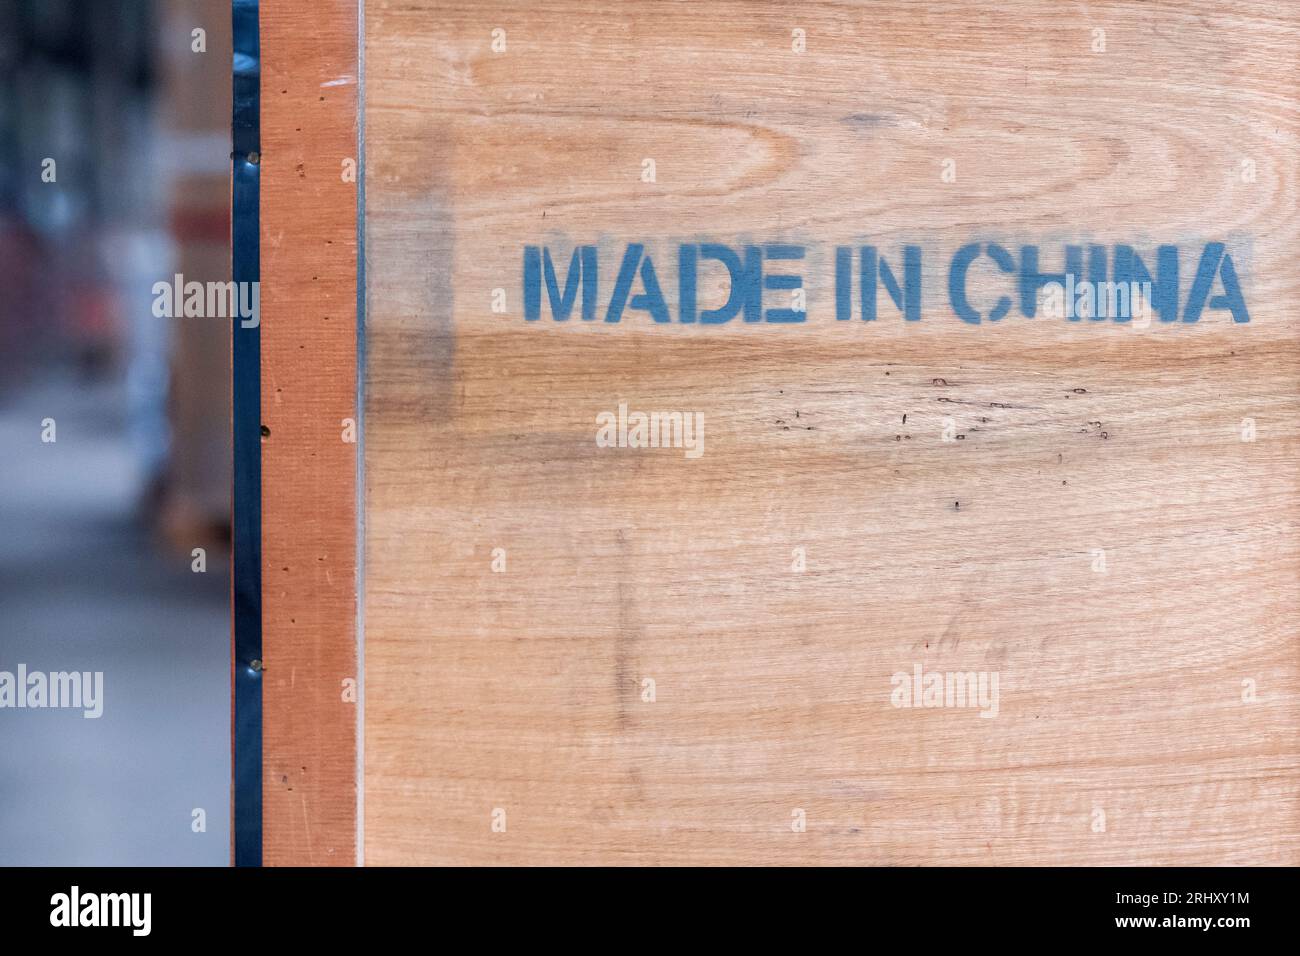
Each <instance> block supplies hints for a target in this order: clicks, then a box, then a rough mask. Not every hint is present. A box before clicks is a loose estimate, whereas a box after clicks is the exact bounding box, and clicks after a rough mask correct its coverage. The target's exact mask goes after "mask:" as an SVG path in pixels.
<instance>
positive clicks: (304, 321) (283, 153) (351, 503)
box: [260, 0, 358, 866]
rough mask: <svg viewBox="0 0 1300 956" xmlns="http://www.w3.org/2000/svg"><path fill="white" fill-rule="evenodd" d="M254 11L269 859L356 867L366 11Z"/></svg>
mask: <svg viewBox="0 0 1300 956" xmlns="http://www.w3.org/2000/svg"><path fill="white" fill-rule="evenodd" d="M260 13H261V44H262V47H261V49H262V157H261V266H262V322H261V343H262V422H263V425H264V426H265V429H266V431H265V432H264V437H263V442H262V554H263V565H262V614H263V619H262V647H263V658H264V663H265V667H266V669H265V671H264V672H263V692H262V703H263V720H262V734H263V762H262V795H263V860H264V862H265V864H266V865H268V866H270V865H297V866H325V865H352V864H353V863H355V862H356V833H357V825H356V807H357V802H356V799H357V795H356V790H357V788H356V760H357V757H356V739H357V734H356V726H357V705H356V703H355V702H350V701H348V700H346V699H345V698H344V684H343V682H344V681H345V680H356V679H357V652H356V606H357V604H356V527H357V525H356V517H357V516H356V472H357V461H356V449H357V444H356V442H355V437H356V429H355V427H354V428H352V429H351V432H350V434H349V432H348V428H347V425H346V424H345V420H353V421H354V422H355V419H356V418H357V412H356V368H357V365H356V362H357V350H356V344H357V324H356V315H357V309H356V303H357V286H356V282H357V241H356V240H357V186H356V182H355V180H352V181H349V180H346V179H344V176H343V171H344V160H345V159H351V160H353V161H354V162H355V160H356V159H357V78H358V70H357V53H358V47H357V6H356V4H355V3H351V2H348V0H328V2H324V3H321V2H316V3H312V4H303V3H300V2H296V0H262V2H261V9H260ZM347 438H351V439H352V440H351V441H349V440H346V439H347Z"/></svg>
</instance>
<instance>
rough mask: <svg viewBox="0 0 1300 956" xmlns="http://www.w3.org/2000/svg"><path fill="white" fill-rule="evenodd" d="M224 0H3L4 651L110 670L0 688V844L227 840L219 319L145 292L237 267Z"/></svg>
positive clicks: (226, 373)
mask: <svg viewBox="0 0 1300 956" xmlns="http://www.w3.org/2000/svg"><path fill="white" fill-rule="evenodd" d="M230 19H231V9H230V4H229V2H228V0H218V2H213V0H0V482H2V490H0V671H9V672H15V671H16V668H17V666H18V665H19V664H25V665H26V666H27V668H28V670H29V671H46V672H48V671H65V670H67V671H71V670H77V671H103V673H104V694H103V696H104V710H103V716H102V717H100V718H99V719H97V720H88V719H84V718H83V716H82V713H81V712H80V711H79V710H49V709H47V710H17V709H12V708H0V865H104V864H125V865H136V864H141V865H144V864H168V865H185V864H210V865H225V864H226V863H227V862H228V861H229V852H230V850H229V836H230V829H229V827H230V820H229V818H230V810H229V799H230V796H229V794H230V789H229V780H230V694H229V687H230V613H229V595H230V576H229V550H228V547H229V546H228V542H229V536H230V458H231V451H230V341H231V334H230V320H229V319H220V318H159V317H156V316H155V315H154V314H153V308H152V306H153V302H154V294H153V291H152V290H153V285H154V283H155V282H159V281H165V282H168V283H171V282H172V279H173V276H174V275H176V274H181V275H183V276H184V279H185V280H186V281H190V280H197V281H200V282H206V281H210V280H217V281H225V280H228V279H229V278H230V247H229V225H230V122H231V104H230V95H231V93H230V91H231V41H230ZM195 31H202V32H201V33H196V32H195ZM200 48H201V49H200ZM50 419H52V420H53V424H54V430H53V438H54V440H53V441H49V440H43V437H44V438H45V439H48V438H49V437H51V436H50V433H49V428H48V424H47V420H50ZM196 549H202V550H201V551H199V552H197V553H196ZM199 557H201V558H202V560H201V561H200V560H199ZM200 565H201V566H202V568H203V569H202V570H196V568H199V567H200ZM196 810H201V811H202V814H201V815H200V814H196V813H195V811H196ZM200 819H201V820H202V828H201V829H200V827H199V821H200Z"/></svg>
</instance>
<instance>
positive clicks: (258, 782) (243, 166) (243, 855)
mask: <svg viewBox="0 0 1300 956" xmlns="http://www.w3.org/2000/svg"><path fill="white" fill-rule="evenodd" d="M231 15H232V21H231V23H232V38H233V54H234V56H233V94H234V95H233V115H232V117H231V141H232V153H231V216H230V246H231V278H232V279H233V280H234V281H235V282H258V281H259V279H260V275H261V261H260V248H259V236H258V231H259V217H260V211H259V203H260V188H259V171H260V167H259V164H260V162H261V155H260V148H261V147H260V134H261V89H260V87H261V53H260V37H259V32H258V0H233V4H232V11H231ZM259 322H260V318H259ZM232 339H233V341H232V346H233V347H232V362H231V364H232V377H233V389H232V394H233V408H232V422H231V427H232V433H233V454H234V480H233V488H232V505H231V506H232V511H233V515H232V522H231V528H232V535H231V537H232V541H231V564H232V567H231V590H232V611H231V614H232V630H233V638H232V644H233V647H232V651H233V657H232V663H231V671H232V678H231V679H232V683H233V700H232V713H231V735H232V740H231V745H232V755H231V762H232V789H231V827H230V829H231V842H232V844H233V847H232V849H233V858H234V864H235V866H261V865H262V673H261V659H262V434H261V431H262V423H261V416H262V408H261V405H262V401H261V388H262V374H261V351H262V350H261V331H260V325H254V326H253V327H251V328H245V327H243V325H242V323H241V322H240V321H239V319H238V318H236V319H235V321H234V322H233V329H232Z"/></svg>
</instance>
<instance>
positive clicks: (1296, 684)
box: [364, 0, 1300, 864]
mask: <svg viewBox="0 0 1300 956" xmlns="http://www.w3.org/2000/svg"><path fill="white" fill-rule="evenodd" d="M494 28H501V29H504V30H505V31H506V36H507V48H506V50H505V51H504V52H501V53H494V52H493V51H492V49H491V42H492V30H493V29H494ZM796 28H798V29H803V30H805V31H806V33H807V51H806V52H804V53H802V54H797V53H794V52H793V51H792V47H791V36H792V32H791V31H792V30H794V29H796ZM1096 28H1101V29H1104V30H1105V38H1106V52H1105V53H1102V54H1096V53H1093V52H1092V50H1091V48H1090V45H1091V43H1092V40H1093V32H1092V31H1093V30H1094V29H1096ZM364 43H365V63H366V88H365V99H366V102H365V114H366V162H367V192H366V194H367V214H366V226H365V232H366V270H367V272H366V275H367V319H366V337H367V338H366V340H367V362H366V368H365V373H364V374H365V401H366V427H367V435H366V452H365V473H366V478H365V505H364V508H365V522H366V539H365V564H366V582H367V584H366V590H365V597H364V601H365V618H366V650H365V657H366V704H365V731H364V736H365V751H364V752H365V764H364V789H365V813H364V817H365V819H364V831H365V858H366V861H367V862H369V863H377V864H413V863H458V864H459V863H565V864H575V863H584V864H585V863H729V864H759V863H762V864H787V863H791V864H792V863H830V864H917V863H923V864H937V863H960V864H1154V863H1168V864H1173V863H1181V864H1211V863H1228V864H1244V863H1289V864H1295V863H1297V862H1300V803H1298V800H1297V788H1298V786H1300V737H1298V736H1297V731H1300V696H1298V692H1300V654H1298V652H1300V635H1298V633H1297V621H1298V620H1300V614H1298V613H1297V612H1300V588H1298V587H1297V585H1298V584H1300V576H1298V572H1300V543H1297V537H1296V527H1295V519H1296V508H1297V504H1300V470H1298V467H1297V466H1298V465H1300V462H1298V461H1297V456H1298V454H1300V430H1298V428H1297V422H1298V421H1300V419H1298V418H1297V415H1298V413H1300V401H1298V400H1297V394H1298V393H1297V386H1298V385H1300V343H1298V341H1297V331H1298V328H1297V314H1296V307H1295V302H1296V295H1297V293H1298V292H1300V274H1298V271H1297V269H1296V267H1295V254H1294V250H1295V247H1296V244H1297V241H1300V235H1298V232H1300V228H1298V227H1300V222H1298V220H1297V215H1296V203H1297V195H1298V193H1297V188H1298V182H1297V174H1298V173H1300V164H1298V163H1297V155H1300V154H1298V153H1297V137H1298V136H1300V114H1298V113H1297V94H1298V93H1300V74H1298V73H1297V57H1296V53H1297V46H1298V43H1300V10H1298V9H1297V8H1294V7H1292V6H1290V5H1284V4H1277V3H1264V2H1258V3H1255V2H1208V0H1205V2H1201V0H1187V2H1168V3H1138V2H1093V3H1087V4H1083V3H1079V4H1074V3H1070V4H1060V3H1054V2H1045V0H1044V2H1038V0H1014V2H1007V0H999V2H996V3H993V2H989V3H981V2H965V3H940V2H924V3H922V2H918V3H872V4H865V3H864V4H858V3H848V2H802V3H780V4H778V3H763V2H742V0H716V2H710V3H692V4H679V3H660V2H649V0H639V2H625V3H619V4H615V5H595V4H589V3H578V2H574V0H546V2H538V0H532V2H528V3H524V2H507V0H490V2H481V0H479V2H472V3H471V2H468V0H465V2H451V0H403V2H401V3H397V2H386V0H369V2H367V3H366V4H365V37H364ZM645 158H653V159H655V161H656V166H657V177H656V180H657V181H656V182H654V183H646V182H643V181H642V180H641V171H642V160H643V159H645ZM944 159H953V160H954V161H955V164H956V165H955V168H956V171H957V179H956V181H955V182H952V183H945V182H943V181H942V179H941V168H942V163H943V160H944ZM1243 159H1251V160H1253V161H1254V162H1255V164H1256V168H1257V178H1256V180H1255V181H1254V182H1250V183H1247V182H1243V179H1242V176H1241V169H1242V160H1243ZM701 239H710V240H714V241H718V242H726V243H732V244H738V243H741V242H744V241H756V242H774V241H792V242H800V243H805V244H807V245H808V247H809V260H808V262H807V263H806V264H805V266H804V268H803V269H802V270H801V271H802V272H803V274H804V275H805V276H808V277H816V282H815V284H814V283H813V282H812V280H811V279H809V280H808V281H807V284H808V285H809V287H810V291H809V304H808V309H809V314H810V319H809V321H808V323H806V324H805V325H802V326H788V327H781V326H769V325H760V326H754V327H747V326H742V325H741V323H739V322H738V321H736V322H732V323H730V324H729V325H727V326H722V327H719V328H715V329H702V328H700V327H699V326H694V327H687V326H681V325H676V324H674V325H673V326H671V327H655V326H654V325H653V324H652V323H651V322H650V321H649V320H648V319H647V318H645V316H644V313H642V314H640V315H639V316H634V315H631V314H629V315H628V316H625V318H624V320H623V321H622V322H621V323H619V324H618V325H613V326H607V325H605V324H604V323H603V322H595V323H590V324H588V323H583V322H580V321H577V320H576V319H574V320H571V321H569V322H567V323H564V324H557V323H552V322H551V321H550V320H549V318H548V319H544V320H543V321H542V322H538V323H525V322H524V320H523V317H522V301H521V295H522V293H521V283H520V273H521V260H522V256H521V253H522V248H523V246H524V245H525V244H526V243H544V244H548V245H550V246H551V247H552V248H554V249H557V250H560V249H567V248H569V247H570V246H571V245H573V244H579V243H594V244H597V245H598V246H599V247H600V250H601V269H602V276H601V282H602V292H601V301H602V308H603V303H604V302H605V301H607V298H608V295H609V286H610V284H611V283H612V276H613V272H614V270H615V269H616V268H617V264H618V257H619V256H620V255H621V253H622V243H624V242H627V241H644V242H646V243H648V247H649V248H650V249H651V250H652V251H653V252H655V253H656V254H661V257H660V258H656V265H657V266H659V267H660V269H661V279H662V280H663V284H664V290H665V294H666V295H667V297H668V298H669V299H670V300H675V288H674V283H673V280H672V279H671V278H670V277H669V276H671V275H674V274H675V273H674V272H673V271H672V269H671V266H672V259H671V257H669V256H668V250H671V249H674V248H675V244H676V243H677V242H680V241H686V242H690V241H699V240H701ZM985 239H999V240H1003V241H1006V242H1007V243H1008V244H1012V243H1015V244H1018V243H1020V242H1029V243H1038V244H1040V245H1041V247H1042V249H1043V255H1044V264H1045V265H1046V264H1049V263H1050V264H1051V265H1052V266H1053V267H1056V268H1059V266H1060V257H1061V255H1062V251H1061V249H1062V245H1063V244H1064V243H1065V242H1067V241H1075V242H1101V243H1106V244H1110V243H1117V242H1132V243H1135V244H1138V245H1140V246H1142V247H1143V248H1144V249H1147V248H1153V247H1154V245H1155V244H1156V243H1159V242H1170V243H1175V244H1177V245H1179V246H1180V248H1182V249H1184V250H1188V249H1194V250H1196V252H1197V253H1199V250H1200V248H1201V246H1202V245H1203V244H1204V243H1205V242H1206V241H1210V240H1223V241H1227V242H1228V243H1229V245H1230V247H1231V249H1232V251H1233V254H1234V256H1235V257H1236V260H1237V265H1238V267H1239V270H1240V271H1241V273H1242V283H1243V287H1244V289H1245V293H1246V297H1247V300H1248V303H1249V306H1250V310H1251V319H1252V320H1251V322H1250V323H1249V324H1247V325H1234V324H1233V323H1232V322H1230V321H1229V320H1228V319H1227V317H1226V314H1225V313H1222V312H1219V313H1214V314H1209V315H1207V317H1206V318H1204V319H1202V321H1201V322H1199V323H1197V324H1195V325H1186V326H1184V325H1181V324H1180V325H1178V326H1175V327H1167V326H1161V325H1159V323H1156V324H1155V325H1153V327H1152V328H1150V329H1149V330H1148V331H1146V332H1139V331H1135V330H1133V329H1130V328H1125V327H1123V326H1118V325H1114V324H1111V323H1105V324H1102V325H1091V324H1089V323H1083V324H1082V325H1074V324H1071V323H1067V322H1064V321H1061V320H1046V319H1042V318H1039V319H1036V320H1032V321H1031V320H1027V319H1024V318H1021V317H1019V316H1018V315H1016V314H1013V315H1012V316H1011V317H1009V318H1008V319H1006V320H1005V321H1003V322H1001V323H999V324H997V325H981V326H968V325H965V324H963V323H962V322H960V321H958V320H957V319H956V318H954V317H953V316H952V314H951V312H950V311H949V309H948V307H947V296H946V294H945V293H946V285H945V279H946V276H945V267H946V263H947V261H948V258H949V256H950V255H951V253H952V251H953V250H955V249H956V248H957V247H959V246H960V245H962V244H963V243H966V242H969V241H974V240H985ZM856 242H875V243H876V244H877V245H879V246H880V247H881V248H882V250H885V251H886V253H887V254H896V250H897V248H898V247H899V246H900V245H901V244H902V243H904V242H917V243H919V244H921V245H922V246H923V248H924V249H925V253H926V275H925V313H924V316H923V320H922V321H921V322H919V323H914V324H906V325H905V323H904V322H903V321H902V319H901V317H900V316H899V315H898V313H897V312H896V311H895V310H893V307H892V304H891V303H889V301H888V299H887V298H885V297H884V294H883V293H882V306H881V318H880V320H878V321H876V322H875V323H873V324H870V325H867V324H863V323H860V322H856V321H853V322H844V323H837V322H835V321H834V319H833V311H832V310H831V307H830V302H829V297H830V295H831V281H830V275H831V267H830V258H831V255H832V249H833V247H834V245H835V244H837V243H845V244H850V243H856ZM1148 244H1149V245H1148ZM1184 256H1185V257H1187V258H1186V259H1185V264H1184V265H1183V269H1184V270H1185V272H1184V280H1183V295H1184V298H1185V297H1186V295H1187V285H1188V283H1189V281H1190V279H1189V276H1190V272H1191V270H1192V269H1194V267H1195V256H1194V255H1192V254H1190V253H1187V252H1184ZM564 263H565V264H567V258H565V259H564ZM665 266H667V267H668V268H665ZM665 272H666V273H667V275H665ZM496 288H503V289H505V290H506V293H507V300H508V304H509V312H508V314H505V315H500V314H494V313H493V312H492V310H491V301H492V299H491V296H492V290H493V289H496ZM639 288H640V285H639V283H638V290H639ZM620 401H624V402H627V403H628V404H629V405H630V406H631V408H633V409H640V410H647V411H648V410H656V409H677V410H692V411H695V410H698V411H701V412H703V413H704V416H705V420H706V423H707V429H706V436H707V438H706V450H705V453H704V455H703V457H701V458H700V459H698V460H686V459H685V458H684V457H683V455H682V453H681V452H680V451H674V450H669V449H651V450H630V449H610V448H598V447H597V445H596V443H595V440H594V438H595V416H596V415H597V414H599V413H600V412H602V411H612V410H614V409H616V408H617V407H618V404H619V402H620ZM948 418H951V419H952V420H953V422H954V423H955V426H956V429H957V431H958V432H959V434H960V435H961V436H962V437H961V439H960V440H955V441H944V440H943V437H942V436H943V429H944V422H945V419H948ZM1244 418H1252V419H1254V420H1255V422H1256V423H1257V428H1258V438H1257V440H1256V441H1254V442H1243V441H1242V440H1241V434H1240V426H1241V422H1242V420H1243V419H1244ZM799 547H802V548H805V549H806V553H807V569H806V571H804V572H803V573H796V572H793V571H792V570H791V568H792V552H793V549H795V548H799ZM494 548H504V549H505V550H506V553H507V570H506V571H505V572H504V573H493V572H492V571H491V570H490V565H491V560H492V552H493V549H494ZM1095 549H1103V550H1104V551H1105V555H1106V562H1107V570H1106V573H1097V572H1095V571H1094V570H1093V565H1094V560H1095V558H1094V554H1093V552H1094V550H1095ZM916 664H921V665H922V666H923V667H924V668H925V669H926V670H927V671H930V670H936V671H996V672H997V673H998V674H999V675H1000V680H1001V691H1000V711H999V714H998V716H997V717H996V718H995V719H981V718H980V717H979V715H978V713H977V712H975V711H973V710H970V709H964V710H963V709H947V708H941V709H899V708H895V707H893V706H891V702H890V693H891V689H892V687H891V683H890V678H891V675H892V674H893V673H895V672H897V671H903V672H907V673H910V672H911V671H912V669H913V666H914V665H916ZM647 678H650V679H653V680H654V681H655V688H656V692H655V700H654V702H653V703H647V702H645V701H643V699H642V688H643V681H644V680H645V679H647ZM1246 680H1249V681H1253V682H1255V687H1256V689H1257V698H1256V699H1255V700H1254V701H1253V702H1246V701H1244V700H1243V681H1246ZM495 808H501V809H504V810H505V812H506V820H507V827H506V832H504V833H499V832H493V828H492V814H493V811H494V809H495ZM798 809H802V810H804V811H805V812H806V817H807V829H806V832H794V831H793V830H792V826H791V822H792V814H793V813H794V811H795V810H798ZM1097 810H1102V811H1104V813H1105V829H1104V832H1096V828H1095V826H1094V824H1095V821H1096V820H1097V817H1096V816H1095V811H1097Z"/></svg>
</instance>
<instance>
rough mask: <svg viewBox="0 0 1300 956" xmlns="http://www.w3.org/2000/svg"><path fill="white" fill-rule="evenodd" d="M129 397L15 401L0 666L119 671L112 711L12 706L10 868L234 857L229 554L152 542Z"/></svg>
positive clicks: (213, 861)
mask: <svg viewBox="0 0 1300 956" xmlns="http://www.w3.org/2000/svg"><path fill="white" fill-rule="evenodd" d="M124 403H125V399H124V396H123V395H122V393H121V389H120V387H119V386H114V385H108V384H95V385H87V384H84V383H82V382H80V381H75V380H73V379H71V378H58V377H49V376H47V377H46V378H44V379H42V380H40V381H39V382H38V383H37V384H35V385H32V386H28V387H25V388H23V389H22V390H21V391H19V392H14V391H11V392H9V393H8V394H7V395H5V396H3V397H2V398H0V529H3V530H2V531H0V670H6V671H10V672H12V671H14V670H15V669H16V667H17V665H18V664H20V663H21V664H26V665H27V666H28V668H29V670H40V671H61V670H80V671H103V672H104V712H103V716H102V717H100V718H99V719H97V720H95V719H85V718H83V716H82V714H81V712H80V711H73V710H15V709H0V865H44V866H49V865H108V864H127V865H163V864H166V865H188V864H209V865H225V864H226V863H227V862H228V859H229V753H230V750H229V707H230V696H229V652H230V645H229V633H230V632H229V604H228V601H229V592H228V588H229V576H228V566H227V560H228V559H227V555H226V553H225V552H224V551H221V550H214V549H211V548H209V551H208V554H207V571H206V573H202V574H198V573H194V572H192V571H191V569H190V563H191V558H190V554H189V550H188V548H186V549H185V550H183V551H182V550H180V549H176V548H172V549H170V550H161V549H160V547H159V545H158V543H157V542H156V541H153V540H151V539H150V536H149V532H148V531H147V530H146V528H145V527H144V525H143V524H142V523H141V522H140V521H139V520H138V517H139V513H138V503H139V496H140V495H141V494H142V486H143V481H142V478H141V476H139V475H138V474H137V473H136V469H137V465H136V458H135V457H133V456H132V454H131V451H130V446H129V444H128V442H127V439H126V425H125V420H124V414H123V408H124ZM45 418H53V419H55V421H56V427H57V441H56V442H55V443H53V444H43V443H42V442H41V421H42V419H45ZM204 544H207V542H202V541H198V542H195V546H202V545H204ZM196 808H201V809H203V810H204V811H205V813H206V825H207V829H206V832H202V833H196V832H194V831H193V829H192V827H191V823H192V819H193V816H192V812H193V810H194V809H196Z"/></svg>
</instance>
